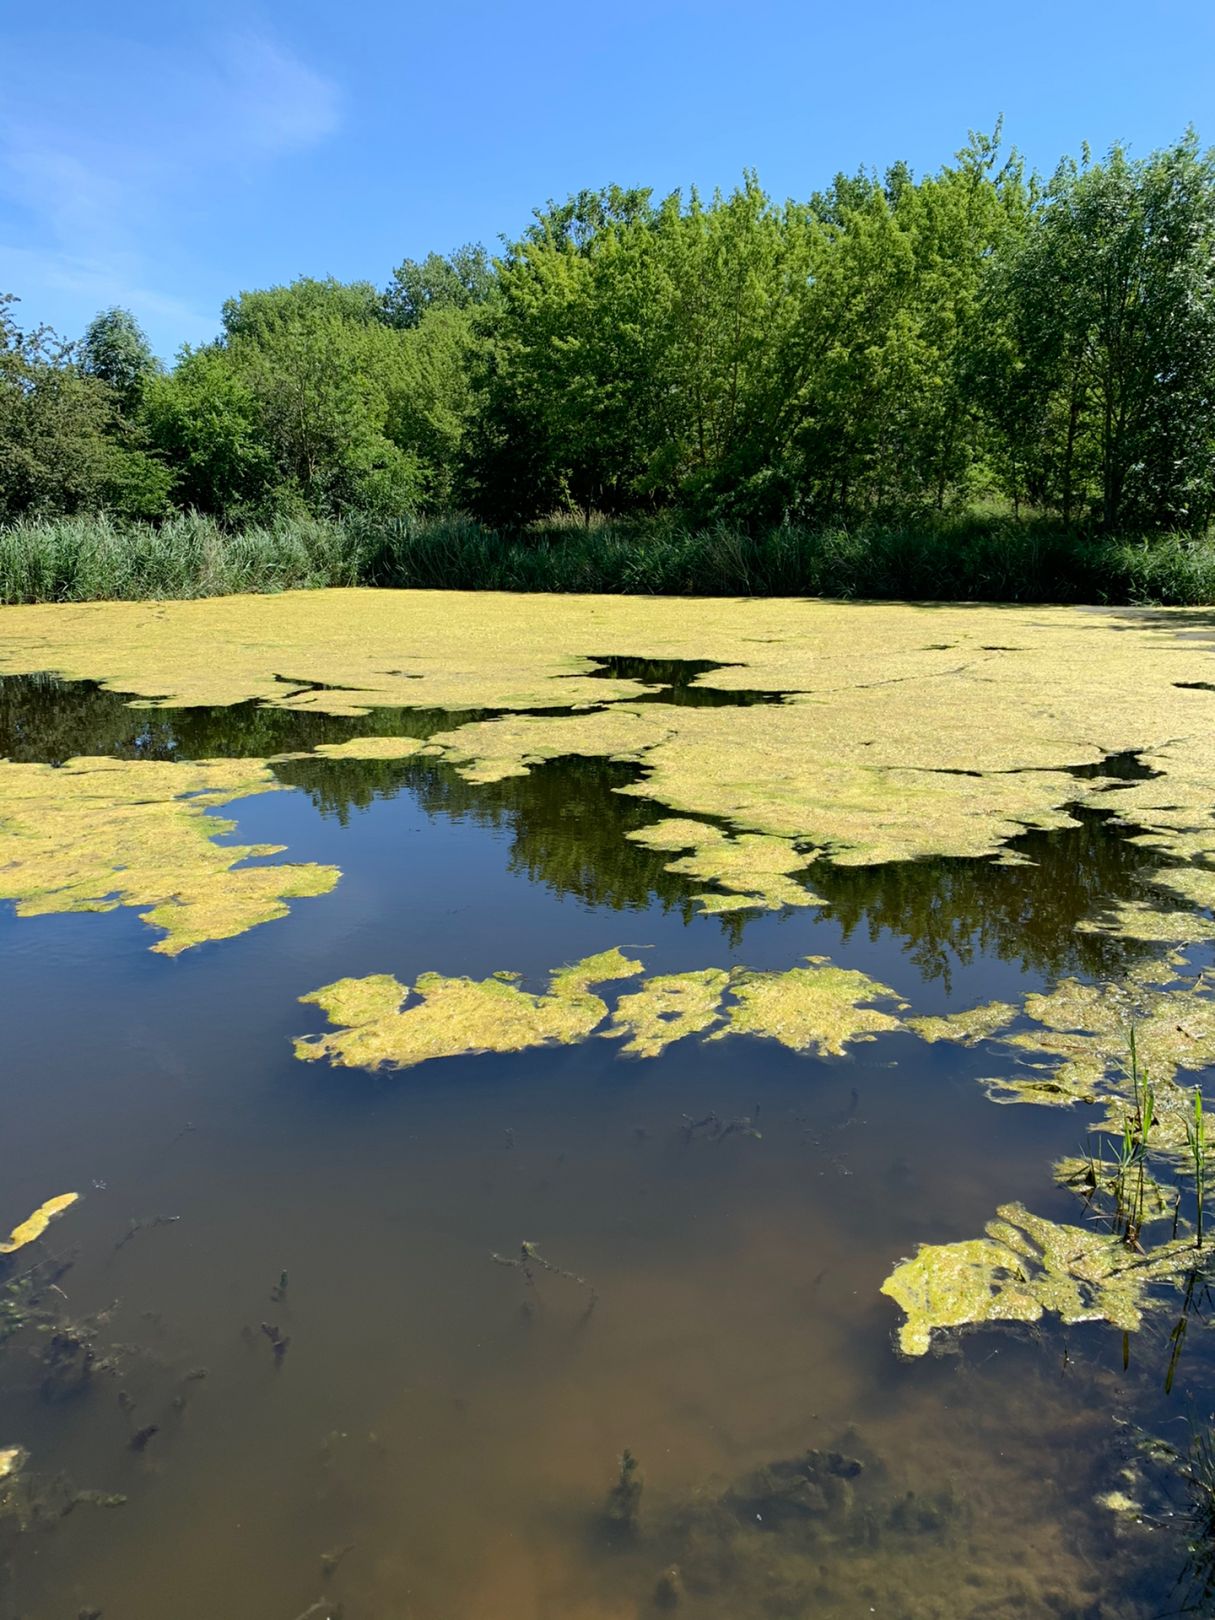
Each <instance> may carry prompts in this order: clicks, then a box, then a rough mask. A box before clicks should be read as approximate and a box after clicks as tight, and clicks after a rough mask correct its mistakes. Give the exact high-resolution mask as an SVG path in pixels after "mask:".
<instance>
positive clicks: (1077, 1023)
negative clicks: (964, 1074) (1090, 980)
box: [986, 967, 1215, 1152]
mask: <svg viewBox="0 0 1215 1620" xmlns="http://www.w3.org/2000/svg"><path fill="white" fill-rule="evenodd" d="M1175 971H1176V970H1175V968H1173V967H1165V968H1160V967H1154V968H1148V969H1147V970H1146V971H1145V972H1143V973H1142V974H1139V975H1129V976H1128V977H1127V978H1126V979H1124V980H1123V981H1121V982H1119V983H1117V984H1101V985H1092V984H1082V983H1080V982H1079V981H1078V980H1076V979H1064V980H1063V981H1062V982H1061V983H1060V984H1058V985H1057V986H1056V987H1055V989H1054V990H1052V991H1051V992H1050V993H1049V994H1034V995H1029V996H1027V997H1026V998H1025V1006H1024V1012H1025V1015H1026V1016H1027V1017H1028V1018H1030V1019H1032V1020H1033V1022H1034V1024H1035V1026H1036V1027H1035V1028H1033V1029H1028V1030H1024V1031H1021V1032H1019V1033H1017V1034H1015V1035H1010V1036H1007V1037H1005V1042H1006V1044H1007V1045H1008V1046H1010V1047H1012V1048H1014V1049H1015V1050H1017V1051H1019V1052H1020V1051H1024V1052H1029V1053H1031V1054H1034V1055H1040V1056H1042V1057H1043V1058H1045V1059H1047V1060H1048V1064H1049V1065H1050V1066H1049V1067H1047V1068H1045V1069H1044V1070H1042V1071H1040V1072H1038V1073H1035V1074H1031V1075H1028V1076H1012V1077H1009V1078H1003V1079H1000V1080H996V1081H991V1080H989V1081H987V1082H986V1084H987V1087H988V1091H989V1095H993V1096H994V1098H995V1099H996V1100H998V1101H1002V1102H1012V1101H1023V1102H1055V1103H1059V1102H1100V1103H1102V1104H1104V1105H1105V1109H1106V1112H1105V1115H1104V1117H1103V1118H1102V1119H1101V1120H1099V1121H1098V1122H1097V1124H1096V1127H1095V1128H1096V1129H1097V1130H1099V1131H1106V1132H1111V1133H1113V1134H1115V1135H1121V1134H1122V1132H1123V1129H1124V1127H1125V1125H1126V1122H1127V1119H1128V1117H1130V1116H1131V1115H1132V1114H1133V1113H1134V1112H1135V1111H1136V1110H1137V1109H1139V1108H1140V1106H1141V1103H1140V1099H1139V1098H1138V1097H1137V1096H1136V1094H1135V1092H1136V1086H1137V1084H1142V1083H1143V1081H1145V1080H1146V1081H1147V1082H1148V1083H1150V1085H1151V1087H1152V1093H1153V1101H1152V1110H1153V1122H1152V1146H1153V1148H1156V1149H1158V1150H1161V1151H1169V1152H1180V1151H1183V1150H1184V1149H1185V1147H1186V1144H1187V1140H1188V1137H1187V1132H1188V1129H1189V1122H1190V1119H1191V1117H1192V1114H1193V1107H1194V1093H1193V1090H1192V1089H1191V1088H1190V1087H1188V1086H1185V1085H1182V1084H1180V1083H1179V1081H1178V1079H1177V1076H1178V1073H1179V1071H1183V1070H1186V1071H1191V1072H1196V1071H1199V1070H1202V1069H1206V1068H1209V1067H1210V1066H1211V1065H1212V1064H1215V998H1213V996H1212V993H1211V991H1212V988H1215V987H1213V986H1211V985H1210V983H1209V981H1208V980H1207V978H1206V977H1205V975H1203V974H1197V975H1196V976H1194V977H1193V978H1192V979H1190V980H1187V981H1181V982H1176V983H1170V982H1167V981H1166V982H1165V983H1164V984H1161V983H1159V982H1155V983H1154V982H1152V980H1153V978H1155V979H1157V980H1159V979H1160V978H1162V977H1163V976H1164V975H1166V974H1167V975H1168V977H1169V979H1171V978H1172V977H1173V976H1174V974H1175ZM1132 1038H1133V1040H1134V1054H1135V1056H1134V1066H1133V1067H1132V1063H1131V1042H1132Z"/></svg>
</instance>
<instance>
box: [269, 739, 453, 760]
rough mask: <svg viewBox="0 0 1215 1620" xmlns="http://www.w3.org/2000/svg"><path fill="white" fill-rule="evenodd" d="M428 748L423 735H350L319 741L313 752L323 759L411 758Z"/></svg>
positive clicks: (304, 756)
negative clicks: (340, 739)
mask: <svg viewBox="0 0 1215 1620" xmlns="http://www.w3.org/2000/svg"><path fill="white" fill-rule="evenodd" d="M427 748H428V744H427V742H426V740H425V738H423V737H348V738H347V739H346V741H345V742H338V743H318V744H317V746H316V747H315V748H314V749H313V750H312V752H313V753H314V754H319V755H320V756H321V758H322V759H409V758H410V757H411V756H412V755H414V754H421V753H425V752H426V751H427ZM433 751H434V750H433V749H432V750H431V752H433ZM293 757H301V758H307V757H308V756H307V755H301V756H293Z"/></svg>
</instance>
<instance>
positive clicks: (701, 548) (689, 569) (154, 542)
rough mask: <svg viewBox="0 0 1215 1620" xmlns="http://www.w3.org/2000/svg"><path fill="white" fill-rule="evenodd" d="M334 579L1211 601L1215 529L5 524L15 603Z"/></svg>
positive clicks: (673, 591) (1000, 520)
mask: <svg viewBox="0 0 1215 1620" xmlns="http://www.w3.org/2000/svg"><path fill="white" fill-rule="evenodd" d="M322 585H380V586H413V587H427V588H432V589H440V590H448V589H450V590H506V591H603V592H611V593H619V592H637V593H641V594H653V595H671V596H682V595H697V596H752V595H754V596H832V597H843V598H866V597H869V598H875V597H876V598H898V599H910V600H936V601H987V602H1108V603H1116V604H1122V603H1141V604H1150V603H1160V604H1170V605H1181V606H1199V605H1206V604H1209V603H1215V537H1211V538H1207V537H1203V538H1192V537H1188V536H1182V535H1163V536H1156V537H1154V538H1151V539H1146V540H1141V539H1119V538H1106V537H1099V536H1092V535H1084V534H1080V533H1076V532H1069V531H1066V530H1064V529H1062V528H1061V527H1060V526H1059V525H1057V524H1052V523H1049V522H1045V521H1041V520H1035V519H1020V520H1017V519H1014V518H1012V517H1009V516H1006V515H1005V516H1000V515H996V516H992V515H983V514H971V515H964V516H960V517H940V516H936V517H930V518H926V519H924V520H920V521H917V522H915V523H911V522H908V523H905V524H901V525H873V526H870V527H865V528H858V529H851V530H842V529H829V528H828V529H814V528H807V527H800V526H794V525H785V526H782V527H779V528H775V529H771V530H768V531H767V532H764V533H760V534H749V533H747V532H746V531H744V530H742V529H740V528H737V527H733V526H731V525H727V524H718V525H716V526H714V527H709V528H700V529H694V528H690V527H688V526H687V525H685V524H684V523H682V522H681V521H679V520H678V519H677V518H675V517H671V516H656V517H652V518H648V519H633V520H629V521H616V522H612V521H607V520H599V521H597V522H593V523H591V524H590V525H589V526H588V525H583V524H581V523H578V524H574V523H564V522H553V523H551V524H548V525H542V526H541V525H538V526H534V527H533V528H532V529H530V530H527V531H524V532H516V533H506V532H498V531H495V530H492V529H487V528H485V527H484V526H483V525H481V524H479V523H476V522H474V521H473V520H472V519H470V518H465V517H460V516H455V517H449V518H427V519H421V518H396V519H384V520H379V519H372V518H365V517H357V516H356V517H349V518H345V519H320V518H316V519H312V518H304V519H300V518H281V519H277V520H275V521H274V522H271V523H266V524H261V525H250V526H248V527H246V528H243V529H239V530H225V529H224V528H222V527H221V526H220V525H218V524H217V523H215V522H213V521H212V520H210V519H208V518H204V517H199V516H197V515H194V514H183V515H180V516H177V517H174V518H172V519H170V520H169V521H168V522H166V523H164V524H161V525H159V526H154V525H151V524H132V525H126V526H124V525H120V524H118V523H116V522H114V521H113V520H111V519H109V518H106V517H74V518H58V519H45V520H41V521H35V522H25V523H19V524H15V525H13V526H11V527H9V528H5V529H0V601H3V602H73V601H75V602H79V601H93V600H98V599H104V598H128V599H131V598H134V599H138V598H147V597H195V596H216V595H223V594H227V593H230V592H234V591H255V592H264V591H279V590H290V589H308V588H312V587H316V586H322Z"/></svg>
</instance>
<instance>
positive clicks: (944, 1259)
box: [882, 1204, 1195, 1356]
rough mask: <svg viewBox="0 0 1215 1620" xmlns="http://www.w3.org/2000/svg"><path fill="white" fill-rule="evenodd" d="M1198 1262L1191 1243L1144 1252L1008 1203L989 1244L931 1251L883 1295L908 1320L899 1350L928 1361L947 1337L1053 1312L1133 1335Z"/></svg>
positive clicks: (899, 1273) (903, 1269)
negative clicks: (1162, 1285)
mask: <svg viewBox="0 0 1215 1620" xmlns="http://www.w3.org/2000/svg"><path fill="white" fill-rule="evenodd" d="M1194 1257H1195V1249H1194V1244H1193V1240H1192V1239H1191V1238H1188V1237H1184V1238H1177V1239H1174V1240H1172V1241H1170V1242H1168V1243H1164V1244H1161V1245H1159V1246H1157V1247H1156V1248H1154V1249H1152V1250H1150V1251H1149V1252H1148V1253H1147V1254H1143V1253H1140V1252H1139V1251H1137V1250H1136V1249H1135V1248H1134V1247H1132V1246H1130V1245H1128V1244H1127V1243H1125V1242H1124V1241H1123V1240H1122V1239H1121V1238H1120V1237H1117V1236H1115V1235H1113V1234H1112V1233H1108V1232H1099V1231H1094V1230H1092V1229H1091V1228H1087V1227H1080V1226H1069V1225H1066V1224H1062V1223H1059V1222H1056V1221H1048V1220H1044V1219H1042V1218H1041V1217H1040V1216H1036V1215H1032V1214H1031V1213H1030V1212H1029V1210H1027V1209H1026V1208H1025V1206H1024V1205H1023V1204H1003V1205H1001V1207H1000V1209H999V1210H998V1211H997V1218H996V1219H995V1220H993V1221H989V1222H988V1223H987V1229H986V1236H985V1237H981V1238H966V1239H964V1240H963V1241H961V1242H959V1243H932V1244H925V1245H924V1246H923V1247H922V1248H921V1249H920V1251H919V1253H918V1254H917V1255H916V1256H915V1258H914V1259H911V1260H905V1261H903V1263H902V1264H901V1265H899V1266H897V1267H896V1268H895V1270H894V1271H893V1272H892V1273H891V1274H890V1276H889V1277H887V1279H886V1281H885V1282H884V1283H883V1284H882V1293H883V1294H887V1295H889V1297H890V1298H891V1299H893V1300H894V1301H895V1303H896V1304H897V1305H898V1306H899V1307H900V1308H901V1309H902V1311H903V1312H904V1315H905V1318H906V1319H905V1321H904V1322H903V1324H902V1325H901V1327H900V1329H899V1345H900V1348H901V1349H902V1350H903V1351H904V1352H905V1354H907V1355H909V1356H922V1355H923V1354H924V1353H925V1352H926V1351H927V1350H928V1349H929V1347H930V1346H931V1343H932V1335H933V1332H934V1331H935V1330H937V1329H941V1328H952V1327H966V1326H978V1325H980V1324H983V1323H989V1322H1037V1321H1039V1320H1040V1319H1041V1318H1042V1316H1043V1315H1044V1314H1046V1313H1047V1312H1051V1313H1053V1314H1054V1315H1056V1316H1058V1317H1059V1319H1060V1320H1061V1321H1063V1322H1065V1323H1076V1322H1110V1323H1112V1324H1113V1326H1115V1327H1120V1328H1122V1329H1123V1330H1124V1331H1126V1332H1132V1331H1134V1330H1135V1329H1137V1328H1138V1327H1139V1326H1140V1325H1141V1323H1142V1320H1143V1312H1144V1309H1145V1308H1146V1305H1147V1303H1148V1292H1149V1288H1150V1286H1151V1284H1152V1283H1154V1282H1160V1281H1168V1280H1170V1279H1173V1278H1176V1277H1178V1276H1180V1275H1182V1274H1183V1273H1184V1272H1185V1271H1186V1270H1187V1269H1188V1268H1189V1267H1190V1266H1191V1265H1192V1264H1193V1263H1194Z"/></svg>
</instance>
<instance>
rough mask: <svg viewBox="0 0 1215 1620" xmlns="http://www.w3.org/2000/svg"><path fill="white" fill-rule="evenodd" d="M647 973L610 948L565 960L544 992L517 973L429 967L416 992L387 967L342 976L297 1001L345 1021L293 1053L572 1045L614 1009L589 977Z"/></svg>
mask: <svg viewBox="0 0 1215 1620" xmlns="http://www.w3.org/2000/svg"><path fill="white" fill-rule="evenodd" d="M640 972H641V963H640V962H637V961H633V960H632V959H630V958H629V957H627V956H625V955H623V953H622V952H620V951H619V950H615V949H613V950H609V951H601V952H599V953H598V955H595V956H588V957H586V958H584V960H582V961H581V962H576V963H574V964H573V966H571V967H566V968H561V969H560V970H558V971H557V972H555V973H554V974H553V975H552V978H551V979H550V981H549V987H548V990H547V991H546V992H545V993H544V994H543V995H534V994H532V993H531V992H530V991H527V990H521V989H520V988H519V986H518V984H517V983H516V982H515V981H516V980H517V978H518V975H516V974H506V973H499V974H495V975H494V976H493V977H491V978H488V979H463V978H455V979H452V978H445V977H444V976H443V975H442V974H439V973H423V974H421V975H420V976H419V977H418V979H417V980H416V982H415V984H414V987H413V990H412V992H411V991H410V989H409V987H408V986H407V985H403V984H401V983H400V982H399V981H398V980H397V979H394V978H393V977H392V976H391V975H390V974H386V973H382V974H377V975H375V976H374V977H372V978H367V979H339V980H338V981H337V982H336V983H335V984H330V985H326V986H325V987H324V988H323V989H320V990H314V991H313V992H312V993H311V994H310V995H306V996H301V997H300V1000H301V1001H304V1002H314V1003H315V1004H316V1005H317V1006H319V1007H320V1008H321V1009H322V1010H323V1011H324V1013H325V1015H326V1016H327V1017H328V1019H329V1021H330V1022H331V1023H333V1024H336V1025H341V1026H343V1027H341V1028H339V1029H337V1030H336V1031H335V1032H334V1033H332V1034H327V1035H320V1036H316V1037H314V1038H312V1037H305V1038H301V1039H300V1040H297V1041H296V1043H295V1055H296V1056H297V1057H299V1058H304V1059H305V1060H308V1059H314V1058H322V1057H324V1058H328V1059H329V1060H330V1062H332V1063H336V1064H341V1065H344V1066H345V1067H348V1068H366V1069H375V1068H379V1067H380V1066H381V1065H383V1064H388V1065H390V1066H391V1067H393V1068H398V1069H407V1068H411V1067H412V1066H413V1065H414V1064H417V1063H424V1062H426V1061H427V1060H428V1059H430V1058H440V1057H457V1056H459V1055H461V1054H462V1053H467V1052H520V1051H523V1050H524V1049H525V1048H526V1047H530V1046H546V1045H549V1044H551V1043H560V1044H563V1045H565V1044H569V1043H572V1042H574V1041H580V1040H583V1039H585V1037H586V1036H588V1035H590V1034H591V1033H592V1032H593V1031H594V1029H595V1028H596V1027H597V1025H599V1024H600V1023H602V1022H603V1019H604V1018H605V1017H606V1016H607V1004H606V1003H605V1002H604V1001H602V1000H601V999H600V998H599V997H598V996H597V995H595V994H594V992H593V991H592V989H591V986H592V985H595V984H602V983H604V982H606V981H608V980H611V979H624V978H631V977H632V976H633V975H634V974H636V973H640ZM406 1001H409V1002H410V1004H409V1005H408V1006H405V1005H404V1004H405V1002H406Z"/></svg>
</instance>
